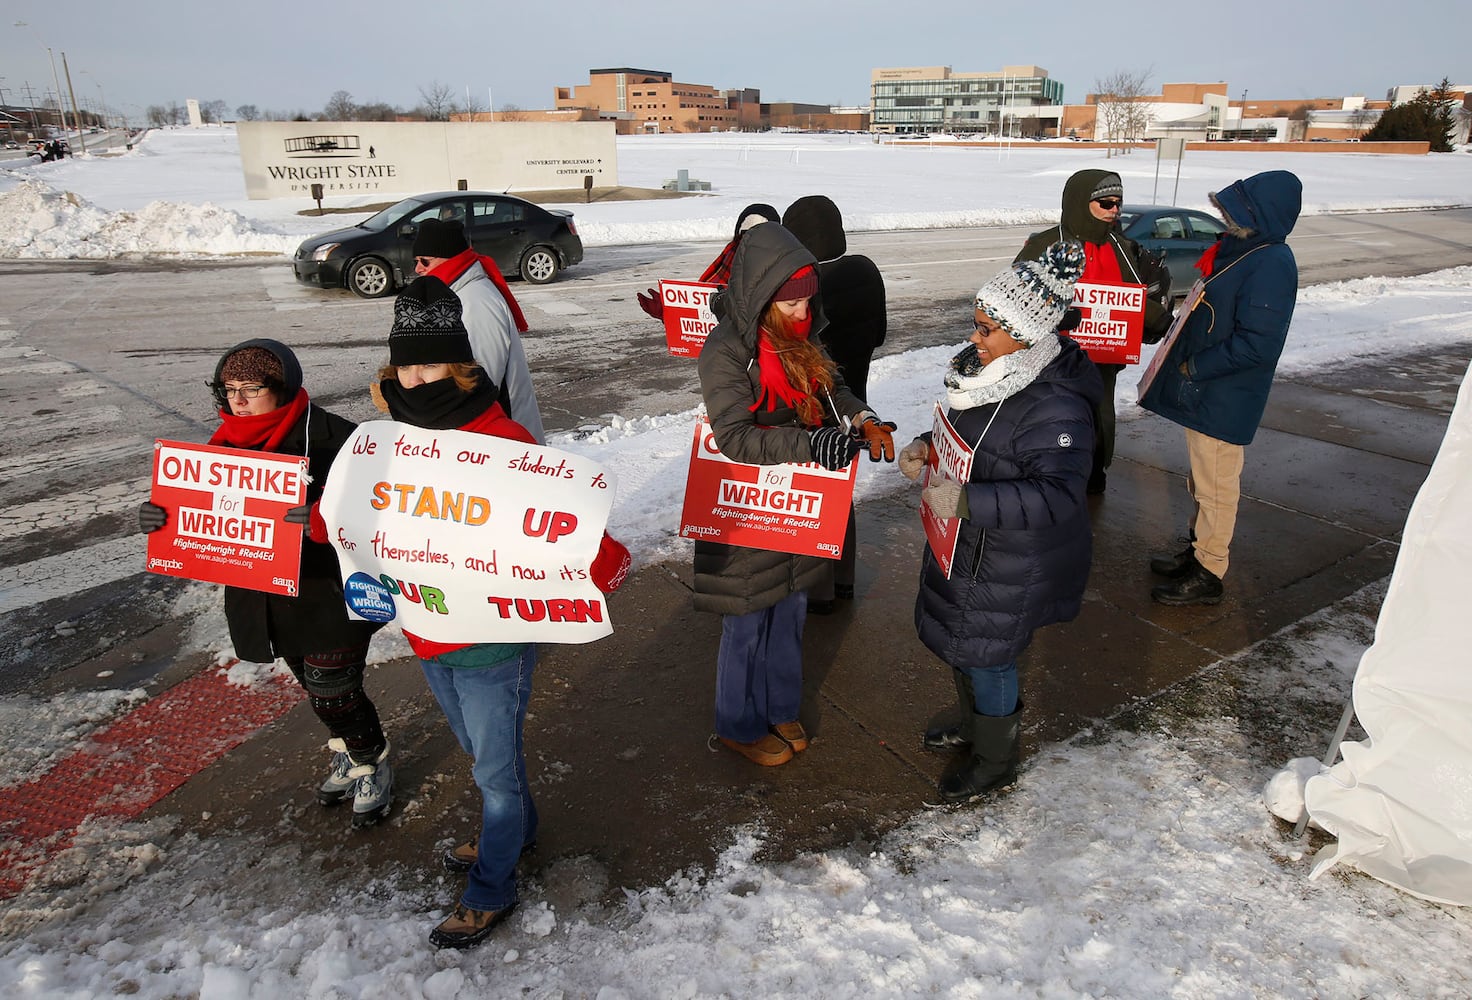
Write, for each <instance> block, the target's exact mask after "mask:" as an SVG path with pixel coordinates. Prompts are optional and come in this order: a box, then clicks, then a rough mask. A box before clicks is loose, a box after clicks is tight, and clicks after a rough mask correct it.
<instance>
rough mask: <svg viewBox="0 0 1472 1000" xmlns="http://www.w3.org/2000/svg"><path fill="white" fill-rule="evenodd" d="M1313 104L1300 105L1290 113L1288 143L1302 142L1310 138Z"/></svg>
mask: <svg viewBox="0 0 1472 1000" xmlns="http://www.w3.org/2000/svg"><path fill="white" fill-rule="evenodd" d="M1313 118H1314V108H1313V105H1312V104H1300V105H1299V106H1298V107H1296V108H1294V109H1293V110H1292V111H1290V112H1288V141H1289V142H1294V141H1297V142H1302V141H1303V140H1304V139H1307V138H1308V127H1309V125H1310V124H1311V123H1312V122H1313Z"/></svg>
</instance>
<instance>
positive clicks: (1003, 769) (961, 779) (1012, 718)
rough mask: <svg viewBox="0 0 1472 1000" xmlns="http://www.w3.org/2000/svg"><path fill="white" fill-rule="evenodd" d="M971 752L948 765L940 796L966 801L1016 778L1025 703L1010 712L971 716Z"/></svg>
mask: <svg viewBox="0 0 1472 1000" xmlns="http://www.w3.org/2000/svg"><path fill="white" fill-rule="evenodd" d="M969 728H970V729H971V753H969V754H967V755H966V756H964V757H962V758H961V759H959V760H957V761H956V762H955V763H954V764H952V765H951V766H950V767H948V768H946V772H945V774H943V775H941V779H940V797H941V798H942V799H944V800H945V801H947V802H964V801H966V800H967V799H974V798H976V796H978V795H985V794H986V793H987V792H990V791H993V790H995V789H998V788H1001V787H1003V786H1004V785H1010V784H1012V782H1014V781H1016V780H1017V763H1018V761H1019V759H1020V757H1021V746H1020V743H1021V728H1022V705H1021V704H1020V703H1019V704H1018V706H1017V711H1015V712H1013V713H1012V714H1011V715H1004V716H995V715H977V714H976V713H972V715H971V725H970V727H969Z"/></svg>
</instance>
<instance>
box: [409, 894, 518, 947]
mask: <svg viewBox="0 0 1472 1000" xmlns="http://www.w3.org/2000/svg"><path fill="white" fill-rule="evenodd" d="M514 909H516V904H515V903H512V904H511V905H510V906H503V907H502V908H501V909H499V910H472V909H471V908H470V907H468V906H466V905H465V904H464V903H456V904H455V912H453V913H451V914H450V915H449V916H448V917H446V918H445V919H444V920H443V921H442V922H441V923H440V925H439V926H438V927H436V928H435V929H434V930H432V931H430V932H429V943H430V944H432V945H434V946H435V947H436V948H470V947H473V946H474V945H478V944H480V943H481V942H482V941H484V940H485V939H486V938H487V937H488V936H489V935H490V933H491V931H493V930H495V929H496V925H497V924H499V923H500V922H501V921H503V920H505V919H506V918H507V917H508V916H510V915H511V911H512V910H514Z"/></svg>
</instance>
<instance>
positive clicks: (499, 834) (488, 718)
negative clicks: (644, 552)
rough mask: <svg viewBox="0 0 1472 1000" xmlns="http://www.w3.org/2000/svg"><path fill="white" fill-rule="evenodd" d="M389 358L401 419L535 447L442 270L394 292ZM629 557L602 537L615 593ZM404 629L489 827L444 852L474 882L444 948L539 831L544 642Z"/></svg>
mask: <svg viewBox="0 0 1472 1000" xmlns="http://www.w3.org/2000/svg"><path fill="white" fill-rule="evenodd" d="M388 356H389V363H388V364H387V365H386V366H385V367H384V368H382V369H381V370H380V371H379V373H378V378H379V381H378V383H377V384H376V385H375V386H374V387H373V388H374V402H375V403H376V404H377V405H378V407H379V409H382V410H386V411H387V412H388V413H389V415H390V416H392V417H393V418H394V419H395V420H398V421H401V422H403V423H406V424H412V425H414V426H415V427H424V428H429V429H431V430H461V431H470V432H472V433H475V434H488V435H490V436H492V437H501V438H510V439H511V440H513V441H523V442H525V443H527V444H532V445H535V444H536V440H535V438H533V437H532V434H531V432H529V431H528V430H527V429H526V428H525V427H522V426H521V425H520V424H518V423H517V422H516V421H514V420H512V419H511V418H510V417H508V416H507V415H506V411H505V410H503V409H502V408H501V404H500V403H499V402H497V387H496V386H495V385H494V384H493V383H492V382H491V381H490V380H489V379H488V378H486V376H485V373H484V372H483V371H482V370H481V369H480V367H479V366H478V365H476V364H475V358H474V355H473V353H472V352H471V347H470V336H469V334H468V333H467V332H466V329H465V324H464V322H463V319H462V316H461V306H460V300H459V299H458V298H457V297H456V296H455V293H454V292H452V291H451V290H450V289H449V288H447V287H446V286H445V284H444V282H442V281H440V280H439V279H438V278H432V277H421V278H417V279H415V280H414V281H412V282H410V283H409V285H408V286H407V287H405V289H404V291H403V292H402V293H401V294H400V295H399V297H398V298H397V299H396V300H395V301H394V322H393V327H392V328H391V329H390V331H389V335H388ZM629 565H630V560H629V551H628V549H626V548H624V547H623V546H622V545H620V544H619V543H618V542H616V541H614V540H613V539H612V538H610V537H609V536H608V535H607V534H605V535H604V536H603V544H602V547H601V548H600V549H599V551H598V556H597V558H596V559H594V561H593V565H592V566H591V567H590V573H591V575H592V578H593V582H594V584H596V585H597V586H598V588H599V589H600V590H602V591H603V592H604V593H612V592H613V591H614V590H615V589H617V587H618V586H619V584H621V583H623V581H624V578H625V577H626V576H627V574H628V571H629ZM404 637H405V638H406V639H408V640H409V645H410V646H411V647H412V648H413V650H414V655H416V656H418V657H419V660H420V666H421V667H422V668H423V670H424V677H425V679H426V680H427V681H428V682H429V689H430V691H431V692H433V694H434V697H435V700H436V701H438V702H439V705H440V708H441V709H442V710H443V711H444V713H445V718H446V720H447V721H448V722H449V723H450V730H451V731H452V732H453V733H454V734H455V739H456V740H457V741H459V743H460V746H461V748H462V749H464V750H465V752H466V753H468V754H470V756H471V757H472V758H473V760H474V763H473V764H472V766H471V775H472V776H473V777H474V779H475V784H476V787H477V788H479V789H480V794H481V827H480V834H479V835H478V836H477V837H476V838H475V839H473V840H471V841H469V842H468V843H465V844H461V845H460V846H459V847H455V848H452V849H450V850H449V851H446V852H445V854H444V857H443V858H442V859H441V860H442V863H443V865H444V867H445V868H446V869H448V870H449V871H452V872H464V873H465V874H466V886H465V892H464V893H462V894H461V896H460V901H459V903H458V904H456V906H455V909H454V911H453V912H452V913H451V914H450V915H449V916H448V917H446V918H445V920H444V921H443V922H441V923H440V925H439V926H438V927H436V928H435V929H434V930H433V931H432V932H430V935H429V942H430V944H432V945H434V946H435V947H437V948H469V947H470V946H471V945H474V944H478V943H480V942H481V941H483V940H484V939H485V938H486V936H487V935H489V934H490V933H491V931H492V930H494V929H495V927H496V926H497V925H498V924H500V923H501V921H503V920H505V919H506V917H507V916H508V915H509V914H510V913H511V911H512V910H513V909H515V907H516V902H517V896H516V859H517V858H518V857H519V856H520V855H521V853H522V852H523V851H525V850H528V849H530V848H531V847H532V846H533V845H534V844H535V843H536V840H537V807H536V803H534V802H533V801H532V796H531V789H530V786H529V785H528V783H527V776H526V754H525V751H524V749H523V745H522V731H523V727H524V725H525V723H526V711H527V703H528V701H529V700H530V698H531V690H532V670H533V668H534V667H535V666H536V662H537V647H536V646H535V644H533V643H523V642H489V641H488V642H478V643H443V642H433V641H431V640H429V639H423V638H421V637H419V636H417V635H413V634H411V633H409V632H405V633H404Z"/></svg>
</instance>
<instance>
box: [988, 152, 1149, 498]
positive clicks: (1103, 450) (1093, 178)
mask: <svg viewBox="0 0 1472 1000" xmlns="http://www.w3.org/2000/svg"><path fill="white" fill-rule="evenodd" d="M1123 202H1124V182H1123V181H1121V180H1120V177H1119V175H1118V174H1116V173H1113V172H1111V171H1108V170H1080V171H1078V172H1077V173H1075V174H1074V175H1073V176H1072V177H1070V178H1068V180H1067V182H1066V183H1064V185H1063V216H1062V220H1061V221H1060V222H1059V223H1058V225H1056V226H1053V227H1051V228H1048V229H1044V230H1043V231H1042V232H1039V233H1033V234H1032V235H1031V236H1029V237H1028V238H1027V242H1026V243H1024V244H1023V246H1022V251H1021V252H1020V253H1018V255H1017V256H1016V257H1015V258H1013V263H1017V262H1018V261H1024V260H1036V259H1037V258H1038V257H1040V256H1041V255H1042V254H1043V252H1044V251H1045V250H1047V248H1048V247H1049V246H1050V245H1052V244H1053V243H1056V242H1058V241H1059V240H1077V241H1079V242H1081V243H1082V244H1083V248H1084V272H1083V274H1082V275H1081V276H1080V277H1079V279H1078V280H1079V281H1081V282H1084V283H1085V284H1096V285H1119V284H1129V285H1144V286H1145V332H1144V341H1145V343H1147V344H1154V343H1157V342H1159V340H1160V339H1161V338H1162V337H1164V336H1165V333H1166V331H1167V330H1169V329H1170V324H1171V321H1172V320H1173V319H1174V317H1173V316H1172V314H1171V311H1170V271H1168V270H1166V268H1165V265H1164V264H1163V263H1162V262H1161V261H1160V259H1159V258H1157V257H1156V256H1155V255H1154V254H1152V253H1151V252H1150V251H1148V250H1146V249H1145V248H1144V247H1142V246H1140V244H1138V243H1136V242H1135V241H1134V240H1132V239H1128V238H1126V237H1125V235H1124V233H1123V232H1122V231H1121V230H1120V228H1119V211H1120V207H1121V205H1122V204H1123ZM1064 329H1065V330H1066V329H1068V325H1067V324H1065V325H1064ZM1098 367H1099V375H1100V376H1101V377H1102V378H1103V379H1104V397H1103V399H1101V400H1100V402H1099V405H1098V406H1097V407H1096V408H1095V411H1094V467H1093V469H1092V471H1090V473H1089V484H1088V491H1089V493H1091V494H1099V493H1103V492H1104V487H1105V485H1106V481H1107V479H1106V470H1107V469H1108V468H1109V465H1110V463H1111V462H1112V461H1113V460H1114V383H1115V381H1116V380H1117V379H1118V377H1119V373H1120V371H1121V370H1123V368H1124V365H1112V364H1100V365H1099V366H1098Z"/></svg>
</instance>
